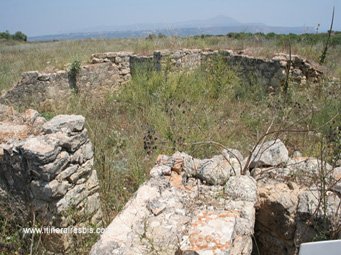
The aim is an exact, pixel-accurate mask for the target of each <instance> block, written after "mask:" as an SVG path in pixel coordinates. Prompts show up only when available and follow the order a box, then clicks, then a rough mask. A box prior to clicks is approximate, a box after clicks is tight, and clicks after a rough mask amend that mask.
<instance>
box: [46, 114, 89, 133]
mask: <svg viewBox="0 0 341 255" xmlns="http://www.w3.org/2000/svg"><path fill="white" fill-rule="evenodd" d="M84 122H85V118H84V117H83V116H81V115H58V116H56V117H54V118H52V119H51V120H50V121H48V122H46V123H45V124H44V125H43V132H44V133H45V134H50V133H56V132H58V131H62V130H63V129H66V130H67V131H68V132H79V131H82V130H83V128H84Z"/></svg>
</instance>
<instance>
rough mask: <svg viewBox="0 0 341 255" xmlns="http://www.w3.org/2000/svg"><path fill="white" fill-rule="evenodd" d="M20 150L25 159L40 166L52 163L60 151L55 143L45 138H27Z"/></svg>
mask: <svg viewBox="0 0 341 255" xmlns="http://www.w3.org/2000/svg"><path fill="white" fill-rule="evenodd" d="M20 149H21V150H22V153H23V155H24V156H25V157H26V158H27V159H29V160H32V161H34V162H39V163H40V164H47V163H49V162H52V161H54V160H55V159H56V157H57V155H58V154H59V152H60V151H61V148H60V147H58V144H57V141H55V140H51V139H49V138H48V137H46V136H36V137H31V138H28V139H27V140H25V141H24V143H23V145H22V146H21V148H20Z"/></svg>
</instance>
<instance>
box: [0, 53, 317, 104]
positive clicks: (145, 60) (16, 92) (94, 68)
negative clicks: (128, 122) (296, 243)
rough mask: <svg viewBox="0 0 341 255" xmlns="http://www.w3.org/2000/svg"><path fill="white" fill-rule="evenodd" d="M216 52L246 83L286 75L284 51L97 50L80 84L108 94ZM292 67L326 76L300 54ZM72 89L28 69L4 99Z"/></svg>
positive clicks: (278, 80)
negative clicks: (266, 54)
mask: <svg viewBox="0 0 341 255" xmlns="http://www.w3.org/2000/svg"><path fill="white" fill-rule="evenodd" d="M215 55H222V56H224V59H225V61H226V63H227V64H228V65H229V66H230V67H231V68H232V69H233V70H235V71H236V72H237V73H238V74H239V76H240V77H242V78H243V79H244V81H246V82H248V83H251V84H253V83H259V84H262V85H264V86H268V87H269V86H271V87H273V88H276V87H279V86H281V85H282V84H283V83H284V81H285V79H286V69H287V67H288V62H289V56H288V55H285V54H278V55H276V56H275V57H273V58H272V59H265V58H259V57H252V56H247V55H243V54H242V53H235V52H233V51H230V50H220V51H218V50H201V49H182V50H177V51H169V50H163V51H155V52H154V53H153V55H148V56H141V55H135V54H133V53H130V52H108V53H99V54H93V55H92V57H91V60H90V64H88V65H84V66H82V67H81V69H80V72H79V73H78V75H77V78H76V86H77V90H78V91H80V92H85V93H89V92H90V94H91V93H93V94H94V93H100V92H99V91H104V93H105V91H106V90H107V89H109V90H112V89H116V88H118V87H119V86H120V85H121V84H123V83H125V82H127V81H129V80H130V79H131V77H132V75H134V72H135V71H136V70H138V68H139V67H144V68H147V70H148V69H149V70H158V71H162V70H166V69H169V70H171V71H181V70H192V69H195V68H198V67H199V66H201V64H202V63H204V62H205V61H207V59H208V58H210V57H212V56H215ZM290 66H291V68H290V74H291V78H292V79H293V80H294V81H296V82H297V83H299V84H304V83H305V82H307V81H318V80H319V78H320V77H321V75H322V72H321V71H320V70H319V69H318V68H317V67H316V65H314V64H312V63H310V62H309V61H307V60H305V59H302V58H300V57H298V56H292V61H291V65H290ZM72 87H73V85H72V84H71V81H70V77H69V75H68V72H67V71H58V72H55V73H40V72H37V71H33V72H26V73H23V74H22V79H21V80H20V81H19V82H18V83H17V84H16V85H15V86H14V87H13V88H12V89H11V90H9V91H8V92H7V93H6V94H5V95H3V96H2V97H1V98H0V103H2V104H11V105H19V106H30V105H32V102H36V103H37V102H38V103H42V102H52V103H53V101H55V100H60V99H62V98H66V97H68V96H70V95H71V93H72Z"/></svg>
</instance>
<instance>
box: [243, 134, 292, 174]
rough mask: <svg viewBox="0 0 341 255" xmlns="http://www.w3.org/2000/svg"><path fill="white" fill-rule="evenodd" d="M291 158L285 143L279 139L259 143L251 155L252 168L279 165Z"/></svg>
mask: <svg viewBox="0 0 341 255" xmlns="http://www.w3.org/2000/svg"><path fill="white" fill-rule="evenodd" d="M288 160H289V155H288V150H287V148H286V147H285V145H284V143H283V142H282V141H281V140H279V139H277V140H271V141H267V142H264V143H262V144H259V145H257V146H256V147H255V148H254V150H253V153H252V155H251V161H250V166H249V167H250V169H253V168H255V167H264V166H279V165H281V164H286V163H287V161H288Z"/></svg>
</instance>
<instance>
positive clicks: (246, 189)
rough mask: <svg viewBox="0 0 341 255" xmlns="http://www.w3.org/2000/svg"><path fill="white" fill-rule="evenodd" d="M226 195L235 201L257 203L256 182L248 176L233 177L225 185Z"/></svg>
mask: <svg viewBox="0 0 341 255" xmlns="http://www.w3.org/2000/svg"><path fill="white" fill-rule="evenodd" d="M225 193H226V194H227V195H228V196H229V197H231V198H232V200H235V201H240V200H242V201H247V202H253V203H255V202H256V201H257V184H256V181H255V180H254V179H253V178H252V177H250V176H246V175H242V176H232V177H230V179H229V180H228V182H227V183H226V185H225Z"/></svg>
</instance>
